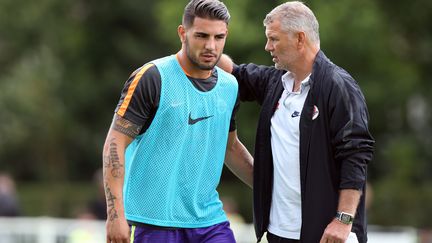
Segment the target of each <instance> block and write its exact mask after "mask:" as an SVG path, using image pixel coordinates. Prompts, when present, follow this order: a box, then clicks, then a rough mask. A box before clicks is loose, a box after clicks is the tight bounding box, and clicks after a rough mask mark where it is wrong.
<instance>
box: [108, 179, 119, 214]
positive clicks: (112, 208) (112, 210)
mask: <svg viewBox="0 0 432 243" xmlns="http://www.w3.org/2000/svg"><path fill="white" fill-rule="evenodd" d="M105 196H106V200H107V208H108V219H109V220H110V221H113V220H115V219H117V218H118V213H117V210H116V209H115V206H114V202H115V200H116V199H117V198H116V197H115V196H114V195H113V194H112V192H111V189H110V188H109V185H108V184H107V183H106V184H105Z"/></svg>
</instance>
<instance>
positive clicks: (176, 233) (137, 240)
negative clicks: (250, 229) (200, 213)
mask: <svg viewBox="0 0 432 243" xmlns="http://www.w3.org/2000/svg"><path fill="white" fill-rule="evenodd" d="M132 242H133V243H154V242H157V243H235V242H236V241H235V239H234V234H233V232H232V230H231V228H230V224H229V222H223V223H220V224H215V225H212V226H210V227H205V228H176V229H161V228H156V227H151V226H145V225H136V226H131V243H132Z"/></svg>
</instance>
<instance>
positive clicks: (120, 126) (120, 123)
mask: <svg viewBox="0 0 432 243" xmlns="http://www.w3.org/2000/svg"><path fill="white" fill-rule="evenodd" d="M112 128H113V129H114V130H116V131H118V132H121V133H123V134H124V135H126V136H128V137H131V138H135V137H136V136H138V134H139V132H140V131H141V128H142V126H139V125H136V124H134V123H132V122H130V121H128V120H126V119H124V118H122V117H120V116H117V115H116V116H115V117H114V121H113V124H112Z"/></svg>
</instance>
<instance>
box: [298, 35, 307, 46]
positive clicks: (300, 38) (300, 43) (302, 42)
mask: <svg viewBox="0 0 432 243" xmlns="http://www.w3.org/2000/svg"><path fill="white" fill-rule="evenodd" d="M305 45H306V34H305V32H302V31H301V32H298V33H297V47H298V48H303V47H304V46H305Z"/></svg>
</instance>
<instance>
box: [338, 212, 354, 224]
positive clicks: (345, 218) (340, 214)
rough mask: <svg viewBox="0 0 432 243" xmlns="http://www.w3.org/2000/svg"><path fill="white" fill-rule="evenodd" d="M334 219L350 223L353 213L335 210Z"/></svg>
mask: <svg viewBox="0 0 432 243" xmlns="http://www.w3.org/2000/svg"><path fill="white" fill-rule="evenodd" d="M335 219H336V220H337V221H339V222H341V223H343V224H346V225H351V224H352V223H353V222H354V215H352V214H350V213H346V212H342V211H338V212H336V216H335Z"/></svg>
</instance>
